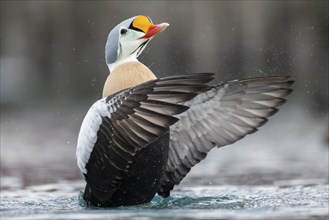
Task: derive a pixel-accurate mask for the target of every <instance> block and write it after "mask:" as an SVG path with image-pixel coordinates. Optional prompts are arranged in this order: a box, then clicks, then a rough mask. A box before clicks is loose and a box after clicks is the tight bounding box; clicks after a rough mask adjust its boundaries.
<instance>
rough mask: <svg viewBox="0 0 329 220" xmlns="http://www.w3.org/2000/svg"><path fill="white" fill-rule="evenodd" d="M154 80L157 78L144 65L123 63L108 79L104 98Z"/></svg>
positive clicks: (133, 62)
mask: <svg viewBox="0 0 329 220" xmlns="http://www.w3.org/2000/svg"><path fill="white" fill-rule="evenodd" d="M153 79H156V76H155V75H154V74H153V73H152V71H151V70H150V69H149V68H147V67H146V66H145V65H144V64H142V63H140V62H136V61H132V62H127V63H123V64H121V65H119V66H117V67H116V68H115V69H114V70H113V71H112V72H111V73H110V75H109V76H108V77H107V79H106V82H105V85H104V89H103V97H107V96H109V95H112V94H113V93H115V92H118V91H120V90H123V89H126V88H130V87H133V86H136V85H139V84H141V83H144V82H147V81H149V80H153Z"/></svg>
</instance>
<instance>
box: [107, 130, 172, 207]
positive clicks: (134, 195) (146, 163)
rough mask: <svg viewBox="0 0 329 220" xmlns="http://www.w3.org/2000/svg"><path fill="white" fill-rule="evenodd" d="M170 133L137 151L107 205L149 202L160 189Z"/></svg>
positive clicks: (166, 159)
mask: <svg viewBox="0 0 329 220" xmlns="http://www.w3.org/2000/svg"><path fill="white" fill-rule="evenodd" d="M168 151H169V133H167V134H165V135H164V136H162V137H160V138H159V139H158V140H157V141H155V142H154V143H152V144H150V145H149V146H147V147H145V148H144V149H142V150H141V151H139V152H137V154H136V155H135V157H134V158H133V162H132V164H131V165H130V168H129V170H128V172H127V173H126V174H124V175H123V177H122V182H121V184H120V185H121V186H120V188H119V189H118V190H117V191H116V192H115V193H114V194H113V196H112V198H111V201H110V202H109V204H106V206H109V207H111V206H126V205H137V204H144V203H148V202H150V201H151V200H152V198H153V197H154V195H155V194H156V192H157V191H158V190H159V187H160V183H161V180H162V177H163V174H164V171H165V168H166V164H167V161H168Z"/></svg>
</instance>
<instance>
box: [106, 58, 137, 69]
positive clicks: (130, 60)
mask: <svg viewBox="0 0 329 220" xmlns="http://www.w3.org/2000/svg"><path fill="white" fill-rule="evenodd" d="M132 61H135V62H138V60H137V57H136V55H135V54H131V55H130V56H128V57H126V58H124V59H119V60H117V61H115V62H114V63H110V64H107V67H108V68H109V70H110V73H111V72H113V70H114V69H115V68H116V67H117V66H119V65H121V64H123V63H127V62H132Z"/></svg>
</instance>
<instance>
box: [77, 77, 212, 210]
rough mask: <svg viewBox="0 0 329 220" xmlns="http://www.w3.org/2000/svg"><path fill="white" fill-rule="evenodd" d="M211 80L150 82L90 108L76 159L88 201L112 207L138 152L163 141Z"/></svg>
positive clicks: (178, 79) (103, 100)
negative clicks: (164, 136) (170, 128)
mask: <svg viewBox="0 0 329 220" xmlns="http://www.w3.org/2000/svg"><path fill="white" fill-rule="evenodd" d="M212 79H213V77H212V74H198V75H195V76H175V77H166V78H162V79H157V80H152V81H148V82H146V83H143V84H141V85H138V86H136V87H132V88H129V89H126V90H123V91H120V92H118V93H116V94H114V95H111V96H109V97H106V98H103V99H101V100H99V101H97V102H96V103H95V104H94V105H92V107H91V108H90V110H89V111H88V113H87V115H86V117H85V119H84V121H83V123H82V126H81V129H80V133H79V138H78V146H77V154H76V155H77V161H78V166H79V168H80V170H81V172H82V173H83V174H84V175H85V178H86V181H87V186H86V190H85V194H84V198H85V199H86V200H89V199H91V200H93V201H97V202H98V203H100V204H104V203H105V202H106V201H108V200H109V199H110V198H111V196H112V194H113V193H114V192H115V191H116V190H117V189H118V187H119V186H120V181H121V179H122V177H123V176H124V174H125V173H127V172H128V169H129V166H130V164H131V163H132V161H133V158H134V156H135V155H136V152H138V151H139V150H141V149H143V148H145V147H146V146H148V145H149V144H150V143H152V142H154V141H155V140H157V139H158V138H159V137H161V136H163V135H165V134H166V133H167V132H168V131H169V126H171V125H173V124H174V123H176V122H177V120H178V119H177V118H176V117H174V115H177V114H180V113H182V112H184V111H186V110H187V109H188V107H186V106H183V105H181V104H179V103H180V102H186V101H188V100H190V99H192V98H193V97H195V96H196V95H197V94H198V93H200V92H201V91H203V90H204V89H206V88H207V87H208V86H207V85H205V83H207V82H209V81H211V80H212ZM175 83H177V85H175ZM180 172H181V173H184V172H186V169H185V168H181V170H180Z"/></svg>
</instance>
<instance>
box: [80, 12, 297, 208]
mask: <svg viewBox="0 0 329 220" xmlns="http://www.w3.org/2000/svg"><path fill="white" fill-rule="evenodd" d="M168 26H169V24H167V23H161V24H157V25H155V24H153V23H152V21H151V19H150V18H149V17H147V16H143V15H140V16H135V17H132V18H129V19H127V20H125V21H123V22H121V23H120V24H118V25H117V26H116V27H114V29H113V30H112V31H111V32H110V33H109V35H108V38H107V42H106V47H105V59H106V63H107V65H108V68H109V70H110V74H109V76H108V78H107V80H106V82H105V85H104V89H103V98H102V99H100V100H98V101H96V102H95V103H94V104H93V105H92V106H91V108H90V109H89V111H88V113H87V114H86V116H85V118H84V120H83V122H82V125H81V128H80V132H79V136H78V142H77V151H76V157H77V164H78V167H79V169H80V171H81V172H82V174H83V175H84V177H85V180H86V187H85V190H84V192H83V199H84V200H85V201H86V202H87V204H89V205H91V206H101V207H116V206H128V205H136V204H143V203H148V202H150V201H151V200H152V198H153V197H154V196H155V194H156V193H158V194H159V195H160V196H162V197H168V196H169V195H170V191H171V190H172V189H173V188H174V186H175V185H178V184H179V183H180V182H181V180H182V179H183V178H184V177H185V176H186V174H187V173H188V172H189V171H190V169H191V168H192V167H193V166H194V165H196V164H197V163H198V162H200V161H201V160H202V159H204V158H205V157H206V155H207V153H208V152H209V151H210V150H211V149H212V148H214V147H222V146H225V145H229V144H232V143H234V142H236V141H237V140H240V139H241V138H243V137H244V136H246V135H247V134H251V133H253V132H255V131H256V130H257V128H258V127H260V126H262V125H263V124H264V123H265V122H266V121H267V117H269V116H271V115H273V114H274V113H276V112H277V111H278V110H277V108H276V107H278V106H279V105H282V104H283V103H284V102H285V99H283V98H282V97H284V96H286V95H288V94H289V93H290V92H291V89H290V85H291V84H292V83H293V81H292V80H290V79H289V77H261V78H252V79H243V80H234V81H229V82H227V83H224V84H220V85H215V86H209V85H208V83H209V82H210V81H211V80H212V79H213V74H210V73H209V74H208V73H207V74H196V75H176V76H170V77H164V78H157V77H156V76H155V75H154V74H153V73H152V71H151V70H150V69H149V68H148V67H146V66H145V65H143V64H142V63H140V62H139V61H138V60H137V57H138V56H139V55H140V54H141V53H142V51H143V50H144V49H145V47H146V46H147V44H148V43H149V42H150V40H151V39H152V38H153V37H154V36H156V35H157V34H159V33H160V32H162V31H163V30H165V29H166V28H167V27H168Z"/></svg>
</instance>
